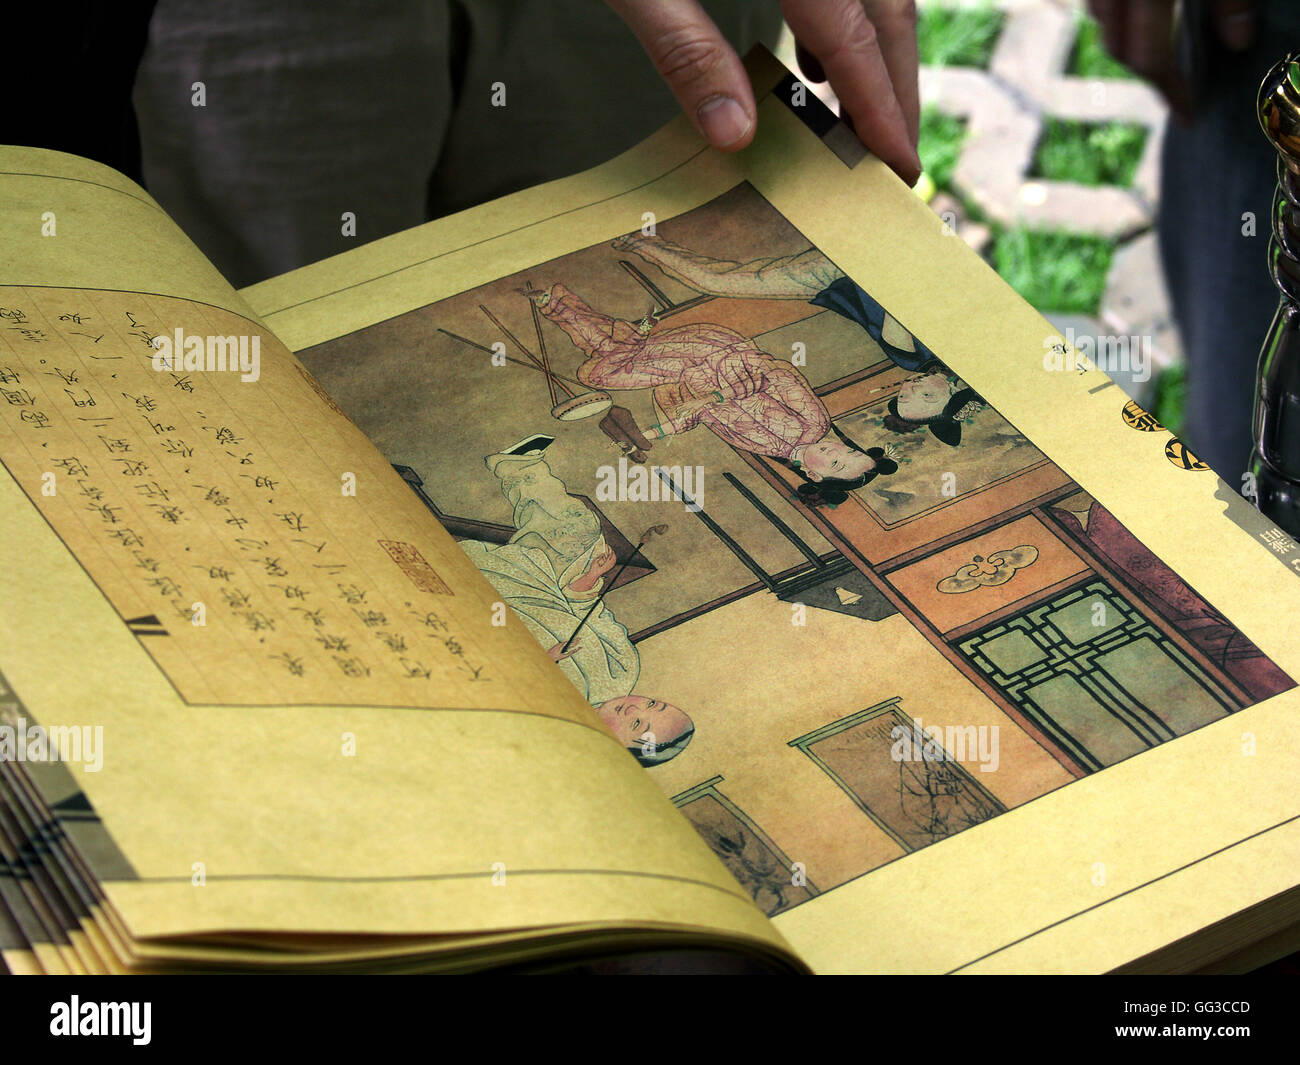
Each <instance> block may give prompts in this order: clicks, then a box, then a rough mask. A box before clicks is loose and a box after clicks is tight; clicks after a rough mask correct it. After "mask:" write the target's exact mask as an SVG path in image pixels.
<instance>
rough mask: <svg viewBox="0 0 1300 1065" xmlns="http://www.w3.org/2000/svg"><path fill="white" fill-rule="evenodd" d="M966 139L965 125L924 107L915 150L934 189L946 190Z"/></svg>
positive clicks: (933, 108)
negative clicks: (919, 135)
mask: <svg viewBox="0 0 1300 1065" xmlns="http://www.w3.org/2000/svg"><path fill="white" fill-rule="evenodd" d="M965 140H966V123H965V122H964V121H963V120H962V119H960V118H955V117H954V116H952V115H946V114H944V113H943V112H942V111H940V110H939V109H938V108H935V107H927V108H924V109H923V110H922V111H921V139H920V145H919V148H918V151H919V152H920V155H921V164H922V165H923V166H924V167H925V172H926V173H927V174H929V175H930V178H931V179H932V180H933V181H934V184H935V187H936V188H940V189H948V188H949V186H950V185H951V183H952V174H953V171H954V170H956V169H957V160H958V159H960V158H961V148H962V144H963V143H965Z"/></svg>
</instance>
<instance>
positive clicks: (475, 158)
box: [134, 0, 780, 286]
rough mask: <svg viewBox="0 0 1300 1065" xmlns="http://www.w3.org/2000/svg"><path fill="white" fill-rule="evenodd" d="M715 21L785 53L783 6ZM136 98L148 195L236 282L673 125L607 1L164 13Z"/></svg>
mask: <svg viewBox="0 0 1300 1065" xmlns="http://www.w3.org/2000/svg"><path fill="white" fill-rule="evenodd" d="M704 6H705V8H706V9H708V10H709V12H710V14H711V15H712V16H713V18H714V21H715V22H717V24H718V26H719V28H720V29H721V30H722V31H723V32H724V33H725V34H726V35H727V37H728V39H729V40H730V41H731V42H732V44H733V45H734V46H735V47H737V49H738V50H739V51H740V52H741V53H742V54H743V53H744V52H745V51H746V50H748V48H749V47H750V46H751V45H752V44H754V43H755V42H756V41H759V40H762V41H764V42H765V43H767V44H768V45H769V46H771V45H773V44H774V43H775V38H776V34H777V32H778V30H779V28H780V11H779V8H778V6H777V3H776V0H762V2H757V3H755V2H743V0H705V3H704ZM197 82H202V83H203V85H204V92H205V93H206V105H205V106H203V107H195V106H194V105H193V96H194V88H193V87H194V85H195V83H197ZM497 85H500V86H503V87H504V91H505V106H504V107H498V106H493V89H494V86H497ZM134 99H135V108H136V114H137V116H138V118H139V125H140V142H141V150H142V155H143V167H144V176H145V183H146V185H147V186H148V188H149V191H150V192H151V193H152V195H153V196H154V197H155V198H156V199H157V200H158V201H159V203H161V204H162V206H163V207H164V208H165V209H166V210H167V211H168V212H169V213H170V214H171V215H172V217H173V218H175V219H176V221H177V222H178V223H179V224H180V226H181V228H182V229H184V230H185V232H186V233H187V234H188V235H189V236H190V238H191V239H192V240H193V241H194V242H195V243H196V244H198V246H199V248H200V249H201V250H202V251H203V252H204V254H206V255H207V256H208V257H209V258H210V259H211V260H212V261H213V262H214V263H215V264H216V266H217V267H218V269H220V270H221V271H222V273H223V274H225V276H226V277H227V279H228V280H229V281H230V282H231V283H232V284H234V285H236V286H243V285H246V284H250V283H252V282H254V281H259V280H262V279H264V278H266V277H269V276H272V275H274V274H278V273H282V272H283V271H286V270H291V269H294V268H296V267H299V266H303V265H304V264H306V263H309V262H314V261H315V260H317V259H323V258H325V257H327V256H330V255H335V254H338V253H340V252H343V251H347V250H349V249H350V248H353V247H356V246H357V245H358V244H361V243H364V242H365V241H369V240H374V239H376V238H378V237H382V236H386V235H388V234H390V233H395V232H399V231H401V230H403V229H407V228H410V227H411V226H416V225H419V224H420V223H422V222H426V221H429V220H430V219H431V218H437V217H440V216H442V215H444V214H449V213H451V212H454V211H459V210H463V209H465V208H467V207H471V206H473V205H475V204H478V203H482V202H485V201H487V200H490V199H493V198H495V197H497V196H502V195H505V194H506V193H508V192H513V191H515V190H517V189H521V188H526V187H528V186H530V185H535V184H537V183H539V182H542V181H549V180H552V179H554V178H559V177H564V176H566V175H568V174H572V173H576V172H578V171H581V170H585V169H587V168H589V167H592V166H595V165H597V164H599V163H603V162H605V161H606V160H608V159H611V158H613V157H614V156H615V155H617V154H618V153H619V152H622V151H624V150H626V149H628V148H630V147H632V146H633V145H634V144H636V143H637V142H638V141H640V140H642V139H643V138H645V137H646V136H648V135H649V134H650V133H652V132H653V131H654V130H656V129H657V128H659V127H660V126H661V125H663V124H664V123H665V122H667V121H668V120H669V119H670V118H672V117H673V116H674V115H675V114H676V113H677V105H676V103H675V101H674V100H673V97H672V96H671V94H670V93H669V91H668V89H667V88H666V86H665V85H664V84H663V82H662V81H661V80H660V78H659V76H658V75H657V74H656V73H655V71H654V69H653V67H652V66H651V64H650V61H649V59H647V58H646V56H645V55H644V53H643V52H642V51H641V48H640V45H638V44H637V42H636V39H635V38H634V37H633V36H632V34H631V32H630V31H629V30H628V29H627V27H626V26H625V25H624V24H623V23H622V21H621V20H620V19H619V18H618V17H617V16H616V15H615V14H614V13H613V12H612V11H610V10H609V9H608V8H607V7H606V5H605V4H603V3H601V2H600V0H369V2H367V3H365V4H358V3H345V2H343V0H313V2H312V3H302V2H298V3H286V2H284V0H279V2H277V0H227V2H225V3H221V4H210V3H205V2H203V0H159V2H158V5H157V10H156V11H155V13H154V17H153V21H152V23H151V25H150V31H149V43H148V47H147V49H146V51H145V55H144V58H143V60H142V61H141V65H140V69H139V72H138V74H137V77H136V84H135V94H134ZM345 211H350V212H353V213H354V214H355V216H356V236H355V237H348V236H345V235H344V234H343V232H342V228H343V222H342V220H341V219H342V215H343V212H345Z"/></svg>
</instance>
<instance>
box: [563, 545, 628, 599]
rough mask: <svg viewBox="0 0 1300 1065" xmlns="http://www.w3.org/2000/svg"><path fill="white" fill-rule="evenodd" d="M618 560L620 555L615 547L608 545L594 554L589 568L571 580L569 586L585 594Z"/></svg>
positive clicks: (588, 565)
mask: <svg viewBox="0 0 1300 1065" xmlns="http://www.w3.org/2000/svg"><path fill="white" fill-rule="evenodd" d="M617 561H618V556H617V555H615V554H614V549H613V548H612V547H609V546H608V545H606V546H605V548H604V549H603V550H601V551H598V552H597V553H596V554H594V555H592V557H591V562H589V563H588V564H587V569H586V570H585V571H584V572H583V573H582V574H581V575H580V576H578V577H575V578H574V579H573V580H571V581H570V582H569V588H570V589H572V590H573V591H574V592H577V593H579V594H582V595H585V594H586V593H587V592H589V591H591V590H592V589H593V588H595V587H596V585H597V584H599V583H600V579H601V578H602V577H603V576H605V574H606V573H608V572H609V571H610V570H612V569H613V568H614V563H615V562H617Z"/></svg>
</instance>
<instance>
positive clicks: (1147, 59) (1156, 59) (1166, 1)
mask: <svg viewBox="0 0 1300 1065" xmlns="http://www.w3.org/2000/svg"><path fill="white" fill-rule="evenodd" d="M1125 39H1126V45H1125V47H1126V48H1127V54H1126V55H1125V56H1124V58H1123V61H1124V62H1125V63H1126V64H1127V65H1128V66H1129V68H1130V69H1132V70H1133V71H1134V73H1136V74H1140V75H1142V77H1144V78H1146V79H1147V80H1148V81H1150V82H1151V84H1153V85H1154V86H1155V87H1156V88H1157V89H1159V90H1160V93H1161V95H1163V96H1164V98H1165V100H1166V102H1167V103H1168V104H1169V107H1170V110H1172V111H1173V112H1174V113H1175V114H1177V115H1180V116H1182V117H1184V118H1185V117H1187V116H1188V115H1189V114H1190V112H1191V102H1190V95H1189V93H1188V90H1187V85H1186V83H1185V82H1184V81H1183V78H1182V75H1181V74H1180V73H1179V71H1178V64H1177V61H1176V59H1175V55H1174V0H1140V2H1136V3H1133V4H1131V5H1130V6H1129V11H1128V17H1127V20H1126V25H1125Z"/></svg>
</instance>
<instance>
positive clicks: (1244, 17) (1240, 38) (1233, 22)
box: [1210, 0, 1255, 52]
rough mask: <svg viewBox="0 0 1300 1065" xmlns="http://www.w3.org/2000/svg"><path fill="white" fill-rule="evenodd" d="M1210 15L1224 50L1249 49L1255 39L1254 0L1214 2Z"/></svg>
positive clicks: (1241, 50)
mask: <svg viewBox="0 0 1300 1065" xmlns="http://www.w3.org/2000/svg"><path fill="white" fill-rule="evenodd" d="M1210 15H1211V18H1212V19H1213V20H1214V32H1215V33H1217V34H1218V35H1219V40H1221V41H1222V42H1223V44H1224V46H1225V47H1226V48H1230V49H1231V50H1232V51H1234V52H1244V51H1245V50H1246V49H1247V48H1249V47H1250V45H1251V42H1252V41H1254V39H1255V2H1254V0H1214V5H1213V7H1212V8H1211V11H1210Z"/></svg>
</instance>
